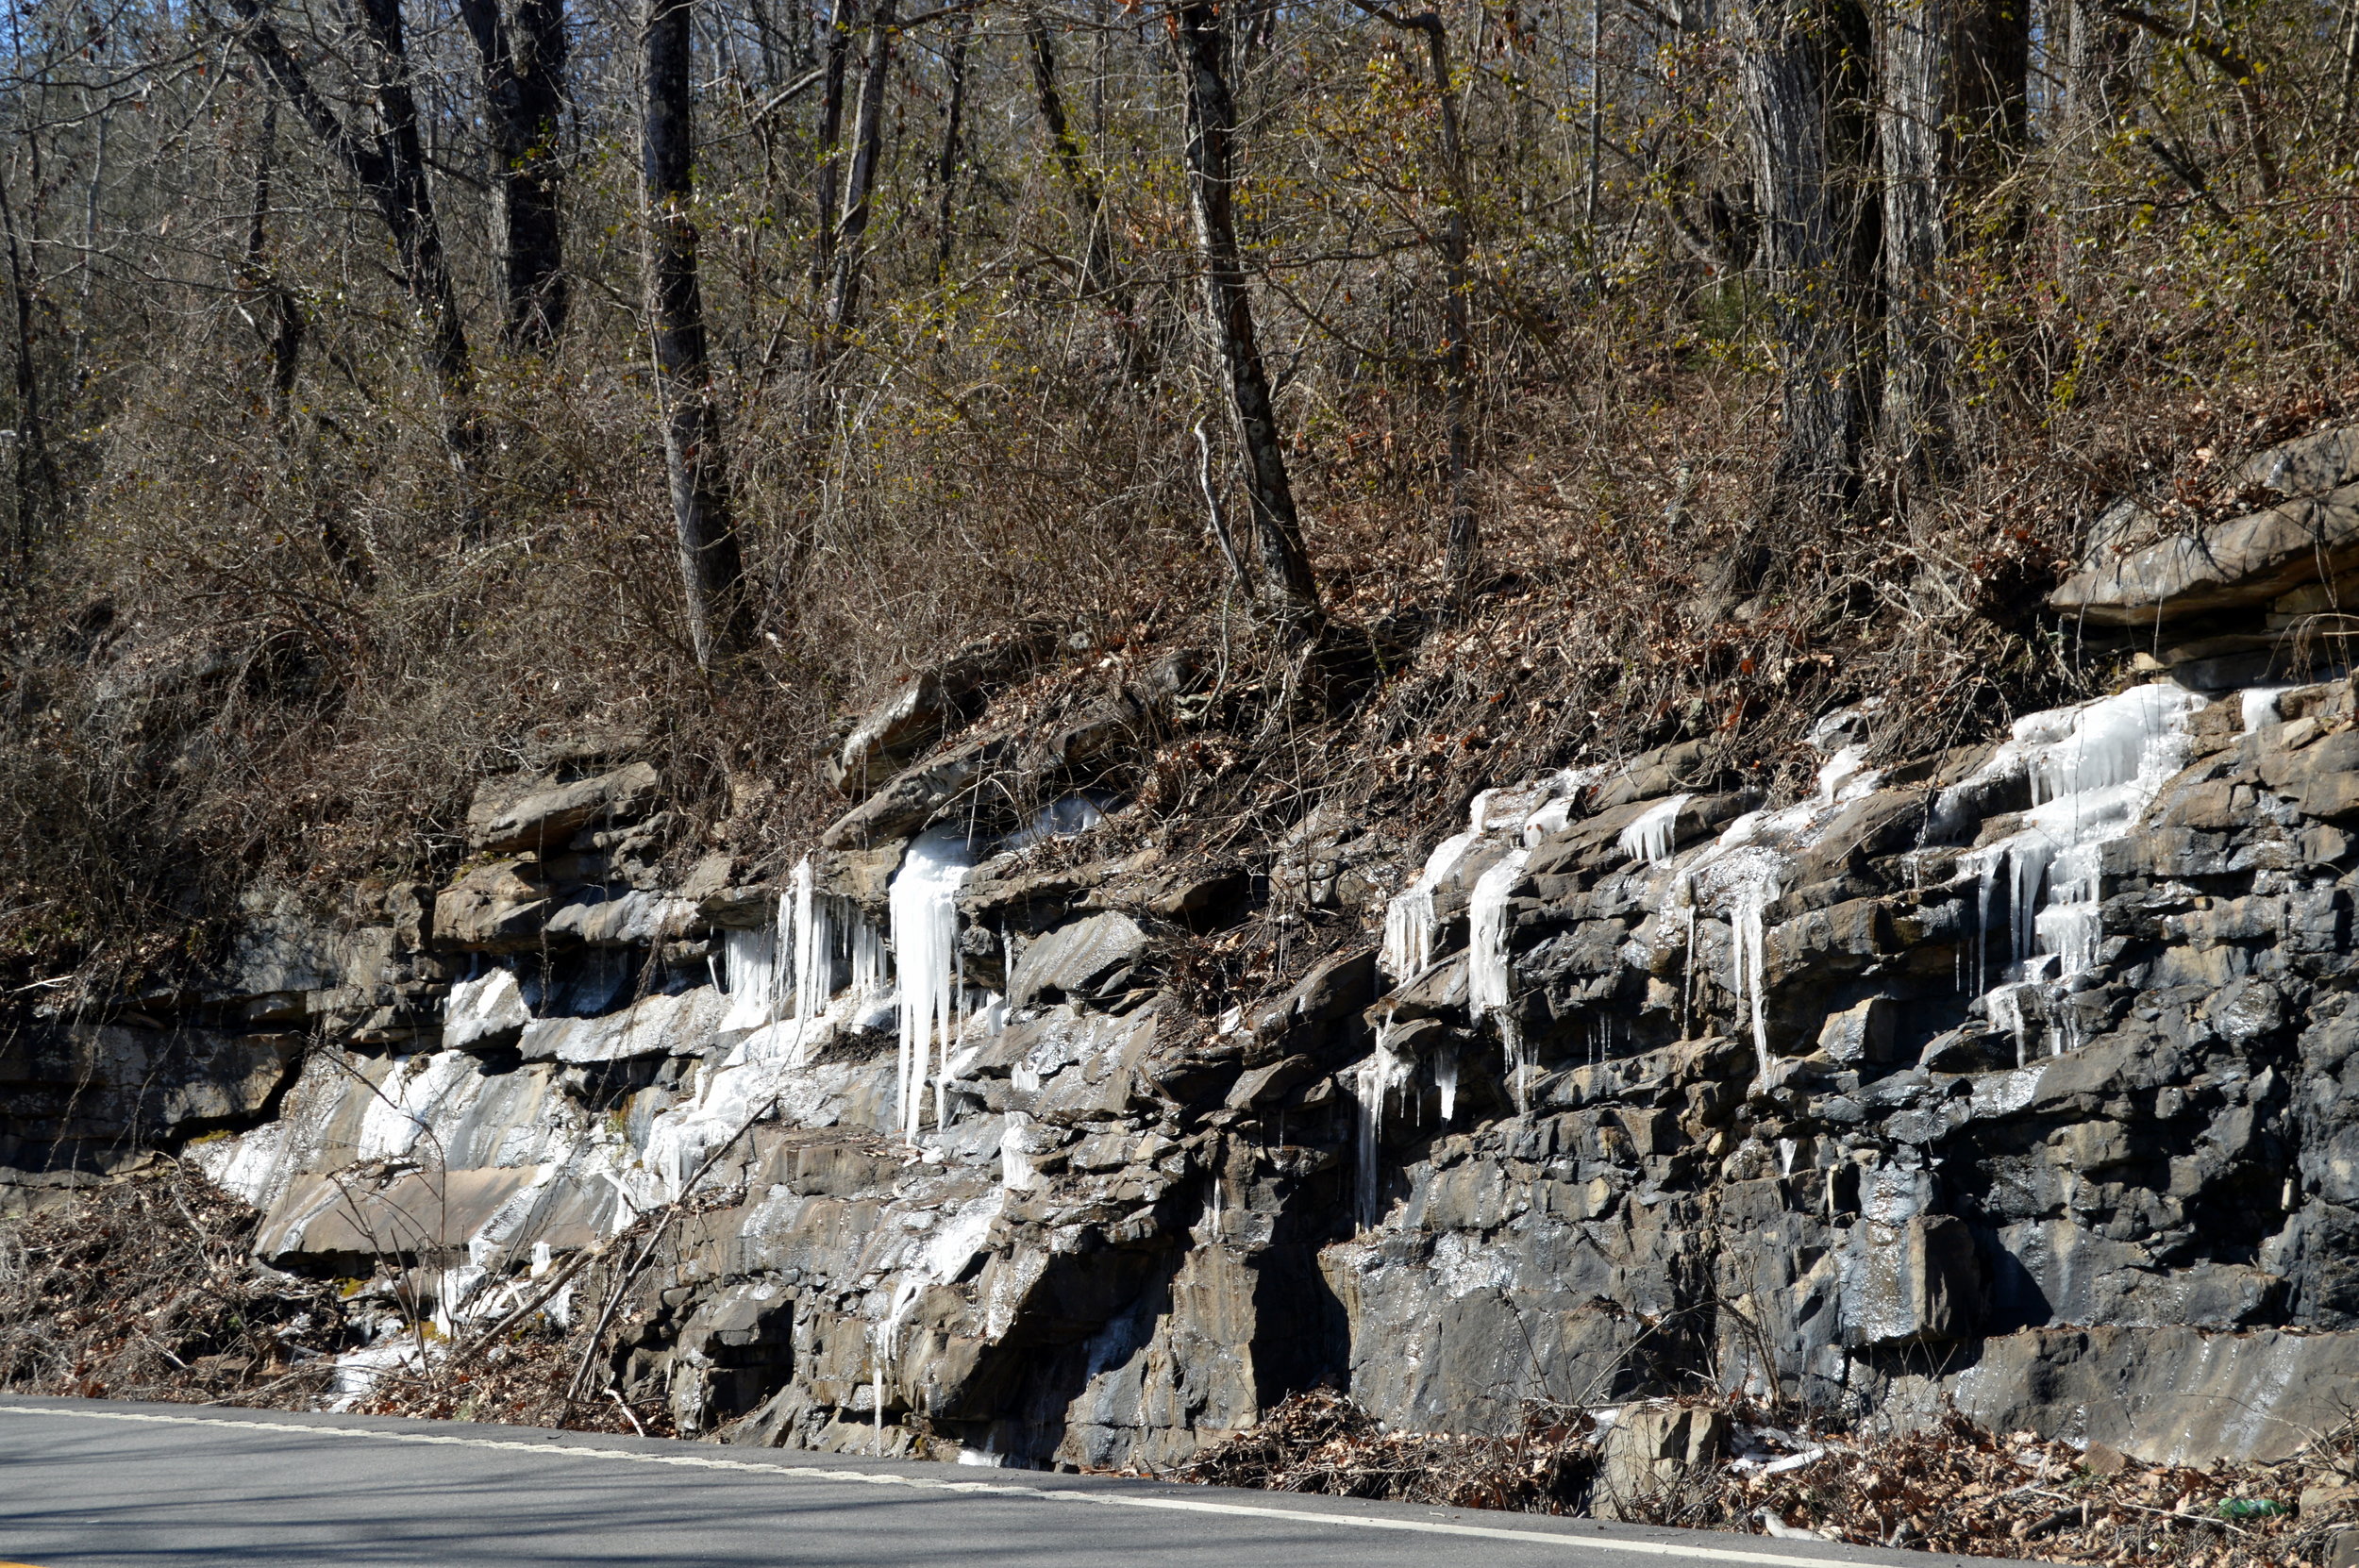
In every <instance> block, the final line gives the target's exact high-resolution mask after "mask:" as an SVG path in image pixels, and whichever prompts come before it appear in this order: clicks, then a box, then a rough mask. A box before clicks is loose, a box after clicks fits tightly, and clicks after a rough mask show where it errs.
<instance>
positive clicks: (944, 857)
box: [887, 826, 975, 1143]
mask: <svg viewBox="0 0 2359 1568" xmlns="http://www.w3.org/2000/svg"><path fill="white" fill-rule="evenodd" d="M974 864H975V857H974V851H973V850H972V849H971V848H969V846H968V843H967V840H966V835H965V833H964V831H963V830H962V829H961V828H959V827H957V826H947V827H936V828H931V829H929V830H928V831H927V832H925V833H922V834H920V835H919V836H918V837H917V839H916V840H915V841H914V842H912V843H911V845H910V847H909V851H908V853H907V854H906V855H905V856H904V857H903V859H902V861H901V869H900V871H899V872H897V873H896V874H895V876H894V878H893V886H892V889H891V890H890V892H889V893H888V898H887V902H888V908H889V909H890V910H891V912H892V920H893V927H892V929H893V956H894V967H895V971H896V973H897V977H898V980H899V1001H900V1021H899V1028H900V1076H899V1078H898V1080H897V1085H896V1089H895V1103H896V1104H897V1106H898V1107H899V1114H900V1123H901V1136H902V1138H903V1139H904V1140H906V1141H907V1142H909V1143H915V1142H916V1141H917V1129H918V1125H919V1123H920V1121H921V1120H922V1117H923V1110H924V1097H925V1086H926V1083H927V1079H928V1077H929V1074H930V1076H931V1077H932V1081H933V1086H934V1125H935V1126H937V1127H939V1126H943V1125H944V1124H945V1122H947V1120H948V1104H947V1100H946V1098H945V1096H946V1095H947V1093H948V1082H949V1066H950V1053H951V1050H952V1048H953V1045H954V1044H955V1043H956V1041H957V1039H958V1031H959V1026H960V1025H961V1023H962V1022H963V1019H964V1014H965V1010H966V1009H965V991H966V987H965V972H964V969H963V967H962V960H961V959H960V956H959V888H960V886H961V884H962V883H963V882H965V880H966V877H967V873H968V872H969V871H971V870H972V869H973V868H974ZM929 1064H930V1065H929Z"/></svg>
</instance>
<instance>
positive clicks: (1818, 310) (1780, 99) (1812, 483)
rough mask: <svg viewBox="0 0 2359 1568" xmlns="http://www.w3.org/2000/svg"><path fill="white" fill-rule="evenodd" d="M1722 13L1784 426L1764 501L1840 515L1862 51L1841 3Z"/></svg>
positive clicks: (1857, 291)
mask: <svg viewBox="0 0 2359 1568" xmlns="http://www.w3.org/2000/svg"><path fill="white" fill-rule="evenodd" d="M1732 22H1733V26H1734V30H1735V33H1736V38H1737V46H1738V47H1737V53H1738V58H1739V60H1740V66H1739V71H1740V75H1741V81H1742V88H1743V92H1744V98H1745V110H1746V121H1747V128H1748V133H1749V135H1748V141H1749V142H1750V151H1751V158H1752V164H1753V183H1754V188H1755V191H1756V201H1757V203H1758V205H1759V209H1760V215H1761V245H1760V250H1759V255H1760V259H1761V261H1762V264H1763V270H1764V272H1765V281H1766V282H1767V284H1768V289H1769V296H1770V297H1769V311H1770V322H1771V330H1772V333H1773V334H1774V336H1775V339H1776V343H1775V348H1776V356H1777V361H1778V371H1779V379H1780V382H1781V403H1782V411H1783V414H1784V423H1785V431H1784V440H1783V443H1782V448H1781V450H1780V453H1779V456H1778V461H1777V465H1776V468H1775V471H1774V475H1773V491H1774V494H1775V497H1776V504H1777V508H1778V509H1781V510H1799V511H1802V512H1819V511H1824V510H1827V509H1842V508H1845V507H1848V506H1849V503H1850V501H1851V499H1852V497H1853V496H1854V494H1855V493H1856V492H1857V488H1858V483H1859V459H1860V443H1861V439H1862V435H1863V433H1864V429H1865V423H1866V421H1865V414H1866V409H1867V408H1868V400H1867V398H1866V396H1865V386H1864V382H1865V379H1866V376H1867V374H1868V371H1869V366H1868V365H1867V363H1866V356H1865V347H1866V339H1867V334H1866V331H1865V327H1866V323H1865V322H1864V321H1863V319H1862V318H1863V313H1864V308H1865V304H1866V303H1867V297H1868V295H1867V290H1866V288H1865V281H1866V279H1867V278H1868V276H1869V275H1870V273H1871V270H1872V266H1873V257H1874V255H1875V249H1876V246H1875V225H1874V224H1873V222H1872V211H1871V209H1869V208H1868V206H1867V204H1866V203H1865V200H1864V199H1863V196H1862V191H1861V187H1862V184H1863V176H1864V175H1865V173H1866V165H1867V154H1868V152H1869V148H1868V147H1867V145H1866V143H1867V142H1868V141H1869V137H1868V135H1867V133H1866V127H1865V123H1864V121H1863V118H1862V116H1861V115H1860V114H1859V112H1858V110H1857V108H1856V107H1855V106H1857V105H1859V104H1862V103H1864V102H1865V100H1866V94H1865V88H1864V84H1863V83H1860V82H1859V81H1857V80H1856V79H1855V77H1856V74H1857V73H1858V71H1859V69H1860V66H1861V64H1862V63H1864V61H1865V58H1866V54H1867V50H1866V42H1867V41H1866V40H1865V38H1863V37H1862V36H1861V34H1862V31H1863V29H1862V27H1861V25H1860V23H1861V17H1860V13H1859V12H1858V10H1857V8H1855V7H1854V6H1852V5H1851V4H1850V3H1849V0H1744V3H1743V4H1740V5H1737V6H1734V7H1732Z"/></svg>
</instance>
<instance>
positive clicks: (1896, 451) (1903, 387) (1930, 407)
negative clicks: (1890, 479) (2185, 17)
mask: <svg viewBox="0 0 2359 1568" xmlns="http://www.w3.org/2000/svg"><path fill="white" fill-rule="evenodd" d="M1879 23H1880V25H1879V29H1878V47H1877V65H1878V71H1879V75H1880V76H1881V78H1882V82H1881V85H1882V96H1881V101H1880V114H1879V120H1878V125H1877V140H1878V150H1879V151H1880V153H1881V154H1882V165H1883V213H1882V217H1883V285H1884V298H1883V308H1884V381H1883V399H1882V426H1883V443H1884V447H1885V451H1886V453H1887V455H1889V456H1890V457H1892V458H1893V459H1895V460H1896V461H1897V462H1898V463H1899V465H1900V466H1901V467H1902V468H1903V469H1904V470H1911V471H1921V470H1928V469H1938V468H1941V467H1944V466H1946V465H1947V463H1948V462H1949V458H1950V455H1951V454H1950V443H1951V439H1952V433H1953V432H1952V423H1953V421H1952V416H1951V411H1950V409H1949V395H1950V392H1949V383H1950V367H1949V349H1948V345H1947V343H1946V342H1945V341H1944V338H1943V331H1942V326H1941V316H1942V306H1941V300H1940V288H1941V267H1942V263H1943V262H1944V260H1946V259H1947V258H1948V257H1949V253H1950V247H1951V245H1952V244H1953V243H1954V236H1955V230H1956V227H1957V225H1959V224H1960V223H1961V222H1963V221H1965V219H1966V215H1967V210H1966V209H1968V208H1969V207H1970V205H1971V204H1972V202H1973V201H1974V200H1975V199H1976V198H1977V197H1978V196H1979V195H1980V194H1981V193H1982V192H1985V191H1987V190H1989V189H1990V188H1991V187H1992V186H1994V185H1995V184H1996V183H1997V182H1998V180H1999V176H2000V175H2003V174H2004V172H2005V171H2006V168H2007V167H2008V165H2009V164H2010V163H2011V162H2012V159H2013V155H2014V154H2015V153H2016V152H2017V151H2019V150H2020V148H2021V146H2022V143H2023V140H2024V135H2025V130H2026V126H2027V118H2026V92H2025V87H2026V83H2027V80H2028V75H2029V71H2030V65H2031V55H2030V50H2031V29H2030V13H2029V11H2028V10H2027V9H2026V8H2024V7H2023V6H2022V5H2021V4H2020V3H2019V0H1890V3H1889V4H1888V5H1887V6H1886V8H1884V10H1883V11H1882V15H1881V16H1880V18H1879Z"/></svg>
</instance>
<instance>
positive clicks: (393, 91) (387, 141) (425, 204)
mask: <svg viewBox="0 0 2359 1568" xmlns="http://www.w3.org/2000/svg"><path fill="white" fill-rule="evenodd" d="M230 4H231V6H232V7H233V8H235V10H236V11H237V14H238V19H239V21H240V22H242V23H243V25H244V29H243V30H244V33H245V47H246V50H247V52H248V53H249V54H251V55H252V56H253V57H254V60H255V63H256V64H257V65H258V66H259V67H260V69H261V71H262V74H263V75H266V76H268V77H269V78H270V79H271V81H272V83H273V84H274V85H275V86H276V88H277V89H278V91H279V92H280V94H281V95H283V96H284V97H285V98H286V100H287V102H288V104H289V106H290V107H291V108H293V109H294V111H295V112H296V113H297V114H299V115H301V116H302V117H303V119H304V122H305V124H307V125H310V127H311V131H312V134H313V135H315V136H317V137H318V138H319V139H320V140H321V141H322V142H326V144H327V146H328V149H329V150H330V151H331V152H333V153H334V154H335V155H336V157H337V158H338V160H339V161H341V162H342V163H343V165H344V167H345V168H346V169H347V170H348V171H350V173H351V175H352V177H353V179H354V181H355V182H356V183H357V184H358V185H359V186H360V189H361V191H362V192H364V193H365V194H366V195H367V196H368V198H369V200H370V201H371V203H372V204H373V205H375V207H376V210H377V216H378V217H380V218H381V219H383V220H384V223H385V227H386V229H387V231H388V232H389V233H390V234H391V235H392V236H393V249H394V253H395V255H396V256H397V257H398V259H399V261H400V268H401V277H402V283H403V287H404V291H405V292H407V293H408V295H409V299H410V313H411V314H412V316H413V317H415V318H416V321H417V323H418V327H419V336H420V339H421V342H422V350H421V356H422V358H423V359H424V360H425V363H426V369H427V375H429V376H431V377H432V379H433V381H434V386H435V391H436V392H437V393H438V395H439V396H440V398H441V402H442V414H443V444H444V445H445V446H446V447H447V448H448V449H449V452H450V455H451V461H452V464H453V466H454V467H456V468H457V469H458V470H459V472H460V476H461V477H464V476H466V475H467V474H468V472H469V470H470V469H471V468H472V466H473V463H474V458H475V452H476V449H477V446H478V445H479V444H480V435H479V433H478V431H477V425H476V419H475V412H474V400H475V372H474V367H473V363H472V361H471V359H470V358H469V355H468V350H467V328H466V322H465V319H464V318H463V317H462V316H461V315H460V309H459V291H458V289H457V288H456V287H455V286H454V285H453V283H452V281H451V273H450V259H449V257H448V256H447V254H446V253H445V252H444V251H443V231H442V227H441V225H439V224H438V223H437V222H436V221H435V216H434V199H433V193H432V191H431V189H430V187H429V186H428V184H427V173H426V147H425V143H424V142H423V140H422V139H421V138H420V136H419V134H418V107H417V100H416V98H415V97H414V96H413V95H412V93H411V92H410V60H409V53H408V49H407V45H406V44H405V42H404V41H403V37H402V23H401V0H360V7H359V9H360V30H361V33H362V36H363V37H364V38H365V39H366V40H367V42H369V44H370V45H371V47H372V49H373V50H374V52H375V53H376V56H377V58H376V61H375V62H374V65H373V66H372V68H371V73H370V74H371V75H374V76H375V77H376V121H377V124H376V128H375V129H374V130H372V131H369V132H367V133H365V134H363V133H362V132H360V131H356V130H354V129H353V128H352V127H351V126H349V125H346V124H345V123H344V121H343V117H342V116H341V115H339V114H338V113H337V112H336V111H335V109H334V108H331V107H330V106H329V105H328V103H327V101H326V99H324V98H322V97H321V96H320V95H319V94H318V93H317V92H314V91H313V90H312V87H311V82H310V76H309V75H307V74H306V73H305V72H304V69H303V67H302V65H301V64H300V63H299V62H298V61H297V60H296V59H295V57H294V53H293V51H292V50H291V49H289V48H288V47H287V43H286V41H285V40H284V39H282V38H281V37H280V36H279V34H278V29H277V28H276V25H273V24H272V22H271V20H270V17H269V15H268V13H267V12H266V11H265V10H264V8H263V0H230Z"/></svg>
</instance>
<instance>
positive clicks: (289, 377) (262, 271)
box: [238, 99, 303, 446]
mask: <svg viewBox="0 0 2359 1568" xmlns="http://www.w3.org/2000/svg"><path fill="white" fill-rule="evenodd" d="M256 141H257V143H258V145H257V147H256V151H255V155H254V210H253V212H252V213H251V214H250V215H249V217H248V220H247V223H246V232H245V254H244V256H243V257H242V258H241V259H239V262H238V287H239V288H240V289H242V290H243V291H245V292H246V295H247V297H249V298H250V299H252V300H253V301H254V303H255V305H256V307H257V308H258V309H260V311H261V319H259V320H258V321H256V322H255V323H254V331H255V334H256V336H258V337H259V338H260V339H261V341H262V349H263V352H265V353H267V354H268V355H269V356H270V413H271V427H272V429H273V430H275V431H276V433H277V436H278V442H279V444H280V445H281V446H286V445H290V444H292V443H293V440H294V387H295V375H296V371H297V369H298V367H299V365H300V363H301V359H302V351H303V311H302V309H301V308H300V307H298V306H297V305H296V304H295V300H294V296H293V294H291V293H289V292H287V289H286V287H285V285H283V284H281V283H280V282H279V281H278V279H277V278H276V277H275V276H273V275H271V270H270V166H271V159H272V158H274V157H275V156H276V152H277V144H278V103H277V100H276V99H269V100H265V101H264V103H263V105H262V127H261V132H260V134H259V136H258V137H257V138H256Z"/></svg>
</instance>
